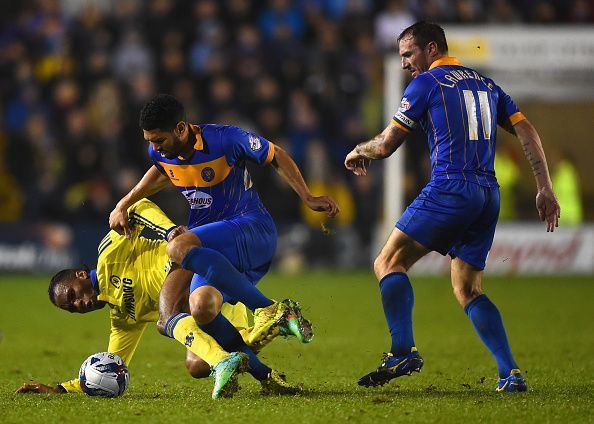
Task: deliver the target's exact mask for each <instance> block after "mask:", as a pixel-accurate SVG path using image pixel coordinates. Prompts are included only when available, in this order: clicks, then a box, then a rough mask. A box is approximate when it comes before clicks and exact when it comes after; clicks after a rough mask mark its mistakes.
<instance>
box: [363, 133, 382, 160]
mask: <svg viewBox="0 0 594 424" xmlns="http://www.w3.org/2000/svg"><path fill="white" fill-rule="evenodd" d="M384 138H385V137H384V134H383V133H380V134H378V135H376V136H375V137H373V138H372V139H371V140H369V141H366V142H364V143H361V144H358V145H357V153H359V154H360V155H361V156H365V157H366V158H367V159H383V158H384V157H385V156H383V154H382V152H383V144H384Z"/></svg>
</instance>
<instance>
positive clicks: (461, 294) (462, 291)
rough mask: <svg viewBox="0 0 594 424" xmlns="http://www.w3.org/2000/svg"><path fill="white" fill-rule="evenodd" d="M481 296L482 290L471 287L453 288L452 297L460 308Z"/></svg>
mask: <svg viewBox="0 0 594 424" xmlns="http://www.w3.org/2000/svg"><path fill="white" fill-rule="evenodd" d="M481 294H483V292H482V290H481V289H480V288H477V287H472V286H468V287H466V286H462V287H454V296H455V297H456V300H458V303H460V305H461V306H462V307H464V306H466V305H467V304H468V303H470V302H472V301H473V300H474V299H476V298H477V297H479V296H480V295H481Z"/></svg>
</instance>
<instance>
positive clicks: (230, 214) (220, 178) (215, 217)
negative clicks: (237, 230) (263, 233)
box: [149, 124, 274, 228]
mask: <svg viewBox="0 0 594 424" xmlns="http://www.w3.org/2000/svg"><path fill="white" fill-rule="evenodd" d="M190 129H191V132H192V133H194V135H195V137H196V143H195V144H194V153H193V154H192V156H190V158H189V159H187V160H186V159H183V158H179V157H178V158H174V159H167V158H165V157H164V156H162V155H161V154H160V153H159V152H157V151H155V150H154V149H153V148H152V146H151V145H149V156H150V158H151V160H152V162H153V163H154V164H155V166H156V167H157V168H158V169H159V171H160V172H161V173H163V174H164V175H167V177H169V179H170V180H171V182H172V183H173V185H174V186H175V187H176V188H177V189H178V190H179V191H180V192H181V193H182V194H183V195H184V196H185V198H186V199H187V200H188V203H189V204H190V217H189V222H188V226H189V227H190V228H193V227H196V226H198V225H203V224H207V223H209V222H214V221H221V220H223V219H229V218H234V217H238V216H241V215H244V214H246V213H250V212H261V213H266V214H267V213H268V212H267V211H266V209H265V208H264V205H263V204H262V202H261V201H260V197H259V196H258V193H257V192H256V190H255V189H254V188H253V187H252V181H251V179H250V176H249V173H248V170H247V169H246V161H248V160H249V161H252V162H255V163H257V164H267V163H270V162H271V161H272V159H273V158H274V144H272V143H271V142H269V141H268V140H266V139H265V138H263V137H260V136H259V135H257V134H252V133H249V132H247V131H244V130H242V129H241V128H237V127H234V126H230V125H214V124H199V125H193V124H191V125H190Z"/></svg>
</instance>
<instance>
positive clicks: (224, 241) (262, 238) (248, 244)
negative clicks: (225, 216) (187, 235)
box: [190, 213, 277, 272]
mask: <svg viewBox="0 0 594 424" xmlns="http://www.w3.org/2000/svg"><path fill="white" fill-rule="evenodd" d="M190 231H191V232H193V233H194V234H196V235H197V236H198V238H200V240H201V242H202V245H203V246H204V247H207V248H210V249H213V250H216V251H218V252H220V253H221V254H223V256H225V257H226V258H227V259H228V260H229V261H230V262H231V263H232V264H233V266H234V267H235V268H236V269H237V270H239V271H240V272H246V271H250V270H254V269H260V268H262V267H264V266H267V265H269V264H270V262H271V261H272V258H273V257H274V252H275V251H276V238H277V233H276V227H275V226H274V222H273V221H272V218H270V216H269V215H266V214H259V213H255V214H246V215H244V216H241V217H237V218H233V219H229V220H224V221H217V222H212V223H210V224H206V225H201V226H199V227H195V228H192V229H191V230H190Z"/></svg>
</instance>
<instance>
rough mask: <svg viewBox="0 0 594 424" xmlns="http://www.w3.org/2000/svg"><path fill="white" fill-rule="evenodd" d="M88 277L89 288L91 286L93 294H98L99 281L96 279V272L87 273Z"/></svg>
mask: <svg viewBox="0 0 594 424" xmlns="http://www.w3.org/2000/svg"><path fill="white" fill-rule="evenodd" d="M89 276H90V277H91V286H93V290H95V293H97V294H99V280H98V279H97V270H96V269H92V270H91V272H90V273H89Z"/></svg>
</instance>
